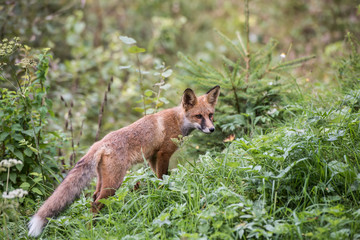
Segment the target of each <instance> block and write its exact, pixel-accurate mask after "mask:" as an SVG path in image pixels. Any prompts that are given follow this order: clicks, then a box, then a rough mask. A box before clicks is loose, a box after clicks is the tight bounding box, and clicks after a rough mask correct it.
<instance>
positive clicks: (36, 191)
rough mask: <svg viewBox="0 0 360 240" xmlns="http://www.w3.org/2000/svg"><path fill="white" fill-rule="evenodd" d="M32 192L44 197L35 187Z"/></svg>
mask: <svg viewBox="0 0 360 240" xmlns="http://www.w3.org/2000/svg"><path fill="white" fill-rule="evenodd" d="M31 191H33V192H34V193H37V194H39V195H41V196H42V195H43V193H42V192H41V191H40V189H38V188H37V187H34V188H33V189H31Z"/></svg>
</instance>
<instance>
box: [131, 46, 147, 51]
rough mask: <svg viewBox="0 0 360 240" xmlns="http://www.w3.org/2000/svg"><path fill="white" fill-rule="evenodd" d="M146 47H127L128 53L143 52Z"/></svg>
mask: <svg viewBox="0 0 360 240" xmlns="http://www.w3.org/2000/svg"><path fill="white" fill-rule="evenodd" d="M145 51H146V49H145V48H140V47H138V46H131V47H130V48H129V53H142V52H145Z"/></svg>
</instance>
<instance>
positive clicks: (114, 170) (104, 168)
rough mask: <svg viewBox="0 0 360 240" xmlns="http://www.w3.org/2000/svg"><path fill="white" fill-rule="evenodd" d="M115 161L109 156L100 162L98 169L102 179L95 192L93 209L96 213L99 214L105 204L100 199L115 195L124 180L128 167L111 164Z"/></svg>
mask: <svg viewBox="0 0 360 240" xmlns="http://www.w3.org/2000/svg"><path fill="white" fill-rule="evenodd" d="M115 162H116V161H112V159H111V158H107V159H102V161H101V162H100V164H99V165H100V166H99V167H100V171H98V173H100V176H99V180H101V181H99V182H98V184H97V189H96V191H95V193H96V194H94V197H95V196H96V199H95V200H94V202H93V204H92V209H91V210H92V212H93V213H94V214H97V213H98V212H99V211H100V209H101V208H102V207H103V204H102V203H101V202H100V201H99V200H100V199H103V198H108V197H110V196H113V195H114V194H115V192H116V190H117V189H118V188H119V187H120V186H121V184H122V182H123V180H124V177H125V174H126V170H127V168H126V167H125V166H120V167H119V166H114V165H113V164H111V163H115ZM104 163H106V164H104ZM109 163H110V164H109ZM98 187H99V189H98Z"/></svg>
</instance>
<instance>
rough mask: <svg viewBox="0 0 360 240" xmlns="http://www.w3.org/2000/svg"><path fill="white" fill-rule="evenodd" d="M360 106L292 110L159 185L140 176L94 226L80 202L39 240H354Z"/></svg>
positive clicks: (348, 101)
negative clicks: (268, 128) (277, 123)
mask: <svg viewBox="0 0 360 240" xmlns="http://www.w3.org/2000/svg"><path fill="white" fill-rule="evenodd" d="M359 96H360V94H359V92H356V91H354V92H352V93H350V94H349V95H346V96H345V97H344V98H343V100H341V101H339V102H338V103H335V104H334V106H333V107H330V106H329V107H323V108H319V107H313V106H311V105H309V104H308V105H305V104H304V106H307V107H302V106H292V108H291V109H292V110H291V111H294V109H296V112H297V115H296V116H295V117H293V119H291V120H289V121H288V123H286V124H284V125H283V126H282V127H279V128H277V129H275V130H274V131H273V132H271V133H268V134H264V135H259V136H255V137H253V138H248V139H245V138H241V139H237V140H235V141H233V142H232V143H231V144H229V145H228V146H227V147H226V148H225V149H224V151H223V152H221V153H218V152H213V153H211V152H208V153H207V154H205V155H203V156H201V157H200V158H199V159H198V161H196V162H193V163H190V162H189V163H186V164H184V165H178V168H177V169H174V170H172V172H171V174H170V176H166V177H165V178H164V180H163V181H161V180H159V179H157V178H156V177H155V176H154V175H153V173H152V172H151V170H150V169H149V168H146V167H145V168H141V169H140V170H138V171H137V172H134V173H132V174H130V175H128V176H127V178H126V180H125V182H124V184H123V185H122V187H121V188H120V189H119V190H118V191H117V193H116V196H114V197H112V198H109V199H106V200H104V203H105V204H106V206H107V207H106V208H104V209H103V210H102V211H101V214H100V215H99V216H98V217H97V218H96V219H95V220H96V222H94V221H93V220H92V216H91V214H90V211H89V209H90V198H85V197H81V198H80V200H78V201H77V202H75V203H74V204H73V205H71V206H70V208H69V209H68V210H67V211H66V212H64V213H63V214H61V216H60V217H59V218H57V219H54V220H51V221H50V223H49V224H48V226H47V227H46V228H45V231H44V233H43V235H42V238H43V239H55V238H56V239H250V238H261V239H270V238H271V239H359V238H360V202H359V199H360V190H359V184H360V171H359V170H360V161H359V156H360V113H359V109H358V107H357V104H358V103H359V102H360V97H359ZM289 109H290V108H289ZM289 111H290V110H289ZM137 181H141V182H142V185H141V187H140V189H139V190H137V191H132V190H131V189H132V187H133V185H134V184H135V183H136V182H137ZM89 191H90V190H89ZM33 208H35V207H33ZM23 220H24V222H25V220H26V219H25V218H23ZM89 225H90V226H92V227H88V226H89ZM18 234H19V235H17V237H18V238H21V237H22V236H24V235H25V234H26V230H25V227H19V229H18Z"/></svg>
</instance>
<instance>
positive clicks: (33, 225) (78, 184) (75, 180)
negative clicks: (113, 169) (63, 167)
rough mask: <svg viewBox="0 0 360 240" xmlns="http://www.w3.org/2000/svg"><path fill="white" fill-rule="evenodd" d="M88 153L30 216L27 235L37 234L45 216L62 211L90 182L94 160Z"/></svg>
mask: <svg viewBox="0 0 360 240" xmlns="http://www.w3.org/2000/svg"><path fill="white" fill-rule="evenodd" d="M89 155H90V154H89V153H88V154H86V155H85V156H84V157H83V158H82V159H81V160H80V161H79V162H78V163H77V164H76V165H75V167H74V168H73V169H72V170H71V171H70V172H69V174H68V175H67V176H66V177H65V179H64V181H63V182H62V183H61V184H60V185H59V186H58V187H57V188H56V190H55V191H54V193H53V194H52V195H51V196H50V197H49V198H48V199H47V200H46V201H45V202H44V204H43V205H42V206H41V207H40V209H39V210H38V211H37V213H36V214H35V215H34V216H33V217H32V218H31V220H30V222H29V224H28V227H29V236H32V237H37V236H39V235H40V234H41V232H42V230H43V228H44V226H45V225H46V223H47V221H48V220H47V218H51V217H54V216H56V215H57V214H59V213H60V212H61V211H63V210H64V209H65V208H66V206H68V205H69V204H71V203H72V202H73V201H74V200H75V199H76V198H77V197H78V196H79V195H80V193H81V191H82V190H83V189H84V188H85V187H86V186H87V185H88V184H89V183H90V181H91V180H92V178H93V177H94V176H95V172H96V171H95V169H96V161H93V156H89Z"/></svg>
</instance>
